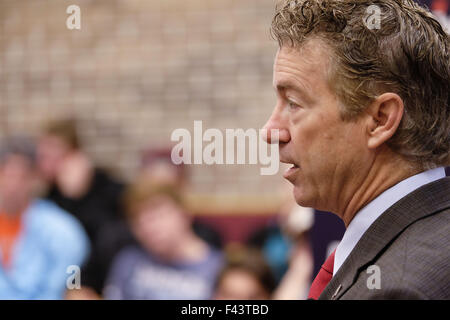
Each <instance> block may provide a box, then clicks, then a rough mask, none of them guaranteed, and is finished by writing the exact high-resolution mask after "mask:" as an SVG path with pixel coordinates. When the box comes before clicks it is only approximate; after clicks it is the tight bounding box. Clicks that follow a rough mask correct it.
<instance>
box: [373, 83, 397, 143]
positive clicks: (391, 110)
mask: <svg viewBox="0 0 450 320" xmlns="http://www.w3.org/2000/svg"><path fill="white" fill-rule="evenodd" d="M403 110H404V106H403V100H402V98H400V96H399V95H397V94H395V93H391V92H388V93H383V94H382V95H380V96H378V97H377V98H376V99H375V101H373V102H372V103H371V104H370V106H369V107H368V108H367V114H368V117H369V118H368V119H369V121H368V126H367V134H368V140H367V144H368V147H369V148H370V149H375V148H378V147H379V146H381V145H382V144H383V143H385V142H386V141H387V140H389V139H390V138H391V137H392V136H393V135H394V133H395V132H396V131H397V128H398V126H399V125H400V121H401V120H402V117H403Z"/></svg>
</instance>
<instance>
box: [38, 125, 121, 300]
mask: <svg viewBox="0 0 450 320" xmlns="http://www.w3.org/2000/svg"><path fill="white" fill-rule="evenodd" d="M37 159H38V165H39V169H40V173H41V176H43V177H44V179H45V181H46V182H47V183H48V184H49V190H48V194H47V195H46V197H47V198H48V199H50V200H52V201H54V202H55V203H57V204H58V205H59V206H60V207H62V208H63V209H64V210H67V211H68V212H70V213H71V214H73V215H74V216H75V217H76V218H77V219H78V220H79V221H80V222H81V223H82V225H83V227H84V228H85V230H86V232H87V234H88V236H89V239H90V241H91V244H92V248H93V250H92V254H91V256H90V257H89V261H88V263H87V264H86V266H85V268H84V269H83V277H82V284H83V286H88V287H92V288H93V289H94V290H95V291H97V292H100V291H101V288H102V287H103V284H104V278H105V274H106V272H107V267H108V265H109V263H110V259H111V258H110V257H108V256H107V255H105V254H103V252H99V250H98V247H99V245H98V243H99V242H102V243H111V246H113V245H116V242H115V241H114V239H113V238H115V237H116V236H117V233H115V234H111V233H109V232H108V233H106V232H102V229H103V228H110V225H115V224H116V223H118V222H117V221H120V218H121V214H122V209H121V206H120V197H121V194H122V190H123V185H122V184H121V183H119V182H117V181H115V180H114V179H113V178H111V177H110V176H109V175H108V174H107V173H106V172H105V171H103V170H101V169H99V168H96V167H95V166H94V164H93V162H92V161H91V159H90V158H89V156H88V155H87V154H86V153H85V152H83V151H82V150H81V148H80V142H79V137H78V134H77V127H76V123H75V121H74V120H71V119H67V120H57V121H53V122H49V123H48V124H47V126H45V128H44V130H43V133H42V134H41V136H40V138H39V144H38V157H37ZM121 231H122V232H124V233H126V230H122V229H121ZM102 237H107V239H103V238H102ZM117 250H118V249H116V248H109V251H111V252H114V253H115V252H116V251H117Z"/></svg>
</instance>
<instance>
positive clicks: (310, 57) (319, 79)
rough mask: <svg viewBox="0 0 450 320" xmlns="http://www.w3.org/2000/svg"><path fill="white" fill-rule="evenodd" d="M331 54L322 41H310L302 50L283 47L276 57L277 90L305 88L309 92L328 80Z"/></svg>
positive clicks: (274, 82) (274, 69)
mask: <svg viewBox="0 0 450 320" xmlns="http://www.w3.org/2000/svg"><path fill="white" fill-rule="evenodd" d="M329 60H330V54H329V50H328V48H327V46H326V45H325V44H324V43H323V42H322V41H320V40H309V41H307V42H305V43H304V44H303V45H302V46H301V47H300V48H297V47H290V46H283V47H281V48H280V49H279V50H278V52H277V55H276V57H275V62H274V67H273V71H274V73H273V74H274V76H273V85H274V87H275V88H276V89H288V88H291V87H293V88H296V87H303V89H306V90H308V91H311V89H312V88H317V86H318V85H324V84H325V82H326V80H327V78H328V77H327V75H328V68H329Z"/></svg>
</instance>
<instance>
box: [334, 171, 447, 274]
mask: <svg viewBox="0 0 450 320" xmlns="http://www.w3.org/2000/svg"><path fill="white" fill-rule="evenodd" d="M444 177H445V169H444V168H442V167H441V168H436V169H431V170H428V171H424V172H421V173H419V174H416V175H414V176H411V177H409V178H407V179H405V180H403V181H401V182H399V183H397V184H396V185H394V186H392V187H391V188H389V189H387V190H385V191H384V192H383V193H381V194H380V195H379V196H378V197H376V198H375V199H374V200H372V201H371V202H369V204H367V205H366V206H365V207H364V208H362V209H361V210H360V211H359V212H358V213H357V214H356V215H355V217H354V218H353V220H352V221H351V222H350V224H349V225H348V227H347V230H346V231H345V233H344V237H343V238H342V240H341V242H340V243H339V245H338V246H337V248H336V253H335V256H334V267H333V276H334V275H335V274H336V272H337V271H338V270H339V268H340V267H341V266H342V264H343V263H344V261H345V259H347V257H348V256H349V254H350V252H352V250H353V248H354V247H355V246H356V244H357V243H358V241H359V239H360V238H361V237H362V235H363V234H364V233H365V232H366V231H367V229H369V227H370V226H371V224H372V223H374V222H375V220H376V219H377V218H378V217H379V216H381V214H382V213H383V212H385V211H386V210H387V209H388V208H389V207H391V206H392V205H393V204H394V203H396V202H397V201H398V200H400V199H401V198H403V197H405V196H406V195H407V194H409V193H411V192H413V191H414V190H416V189H418V188H420V187H421V186H423V185H425V184H428V183H430V182H433V181H436V180H439V179H441V178H444Z"/></svg>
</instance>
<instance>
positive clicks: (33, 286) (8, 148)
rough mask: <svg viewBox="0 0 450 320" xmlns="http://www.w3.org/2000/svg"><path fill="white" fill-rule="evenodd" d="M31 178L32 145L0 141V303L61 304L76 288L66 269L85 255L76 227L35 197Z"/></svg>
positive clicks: (58, 210)
mask: <svg viewBox="0 0 450 320" xmlns="http://www.w3.org/2000/svg"><path fill="white" fill-rule="evenodd" d="M36 177H37V175H36V162H35V152H34V145H33V144H32V143H31V142H30V141H29V140H27V139H25V138H9V139H7V140H6V141H3V143H2V144H1V145H0V299H62V298H63V297H64V294H65V293H66V291H67V289H76V283H71V282H70V281H68V279H69V277H70V275H71V274H69V272H68V270H73V267H74V266H75V267H76V266H78V267H80V266H81V265H82V263H83V261H84V259H85V257H86V255H87V254H88V250H89V241H88V238H87V236H86V234H85V232H84V229H83V228H82V226H81V224H80V223H79V222H78V221H77V220H76V219H75V218H74V217H72V216H71V215H70V214H69V213H67V212H65V211H64V210H62V209H61V208H59V207H57V206H56V205H55V204H53V203H52V202H50V201H46V200H41V199H38V198H36V196H35V187H36V183H35V182H37V179H36ZM78 269H79V268H78ZM77 276H78V277H81V274H79V275H77ZM74 281H75V282H76V280H75V279H74ZM69 282H70V283H69ZM68 283H69V284H70V288H69V284H68ZM72 284H74V285H73V286H72Z"/></svg>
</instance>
